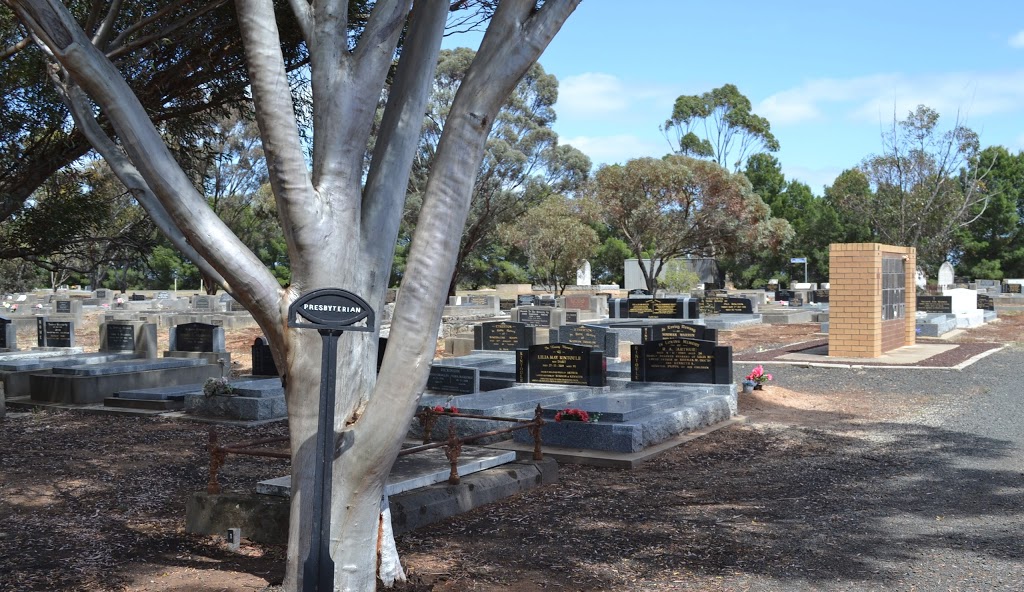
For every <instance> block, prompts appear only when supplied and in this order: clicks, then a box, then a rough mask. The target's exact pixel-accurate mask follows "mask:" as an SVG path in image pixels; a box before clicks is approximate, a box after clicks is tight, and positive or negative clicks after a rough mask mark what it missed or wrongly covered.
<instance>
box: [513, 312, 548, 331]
mask: <svg viewBox="0 0 1024 592" xmlns="http://www.w3.org/2000/svg"><path fill="white" fill-rule="evenodd" d="M551 311H552V309H550V308H526V307H523V308H520V309H518V310H517V311H516V312H517V314H518V316H517V318H518V321H519V322H520V323H523V324H524V325H526V326H527V327H550V326H551Z"/></svg>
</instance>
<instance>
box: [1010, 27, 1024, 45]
mask: <svg viewBox="0 0 1024 592" xmlns="http://www.w3.org/2000/svg"><path fill="white" fill-rule="evenodd" d="M1010 47H1012V48H1014V49H1024V31H1017V34H1016V35H1014V36H1013V37H1010Z"/></svg>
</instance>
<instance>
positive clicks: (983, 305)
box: [978, 294, 996, 310]
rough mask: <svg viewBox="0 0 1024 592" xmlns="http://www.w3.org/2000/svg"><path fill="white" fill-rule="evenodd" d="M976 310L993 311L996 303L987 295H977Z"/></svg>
mask: <svg viewBox="0 0 1024 592" xmlns="http://www.w3.org/2000/svg"><path fill="white" fill-rule="evenodd" d="M978 308H980V309H981V310H995V309H996V301H995V299H993V298H992V297H991V296H989V295H988V294H978Z"/></svg>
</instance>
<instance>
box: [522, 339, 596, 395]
mask: <svg viewBox="0 0 1024 592" xmlns="http://www.w3.org/2000/svg"><path fill="white" fill-rule="evenodd" d="M516 382H532V383H539V384H566V385H578V386H604V385H605V361H604V355H603V354H602V353H601V352H599V351H594V350H592V349H590V348H589V347H583V346H581V345H572V344H571V343H545V344H541V345H533V346H530V348H529V349H520V350H516Z"/></svg>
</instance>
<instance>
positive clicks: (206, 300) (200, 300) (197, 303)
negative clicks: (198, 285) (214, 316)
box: [192, 296, 213, 311]
mask: <svg viewBox="0 0 1024 592" xmlns="http://www.w3.org/2000/svg"><path fill="white" fill-rule="evenodd" d="M192 309H193V310H205V311H212V310H213V298H211V297H209V296H193V297H192Z"/></svg>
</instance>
